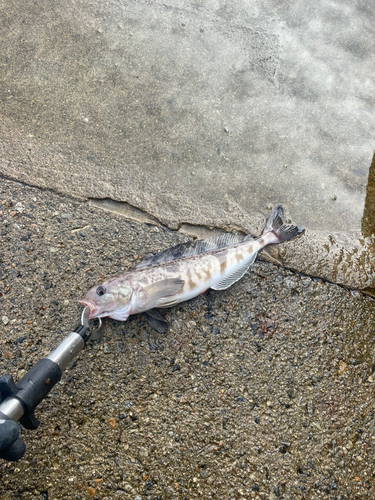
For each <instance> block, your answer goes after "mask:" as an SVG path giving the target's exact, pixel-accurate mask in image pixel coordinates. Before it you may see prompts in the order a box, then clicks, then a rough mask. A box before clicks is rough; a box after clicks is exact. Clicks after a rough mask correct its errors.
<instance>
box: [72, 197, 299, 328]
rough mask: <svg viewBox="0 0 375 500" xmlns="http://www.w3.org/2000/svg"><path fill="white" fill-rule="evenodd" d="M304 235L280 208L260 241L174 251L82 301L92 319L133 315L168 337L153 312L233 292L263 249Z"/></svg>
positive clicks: (211, 242)
mask: <svg viewBox="0 0 375 500" xmlns="http://www.w3.org/2000/svg"><path fill="white" fill-rule="evenodd" d="M303 231H304V229H303V228H301V227H298V226H294V225H292V224H290V225H288V224H285V222H284V217H283V209H282V207H281V206H280V205H279V206H277V207H276V208H275V209H274V210H273V212H272V213H271V215H270V218H269V220H268V222H267V225H266V227H265V229H264V231H263V234H262V235H261V236H260V238H257V239H254V238H253V237H251V236H245V237H243V236H241V235H238V234H233V233H226V234H222V235H220V236H217V237H213V238H209V239H206V240H199V241H193V242H188V243H183V244H181V245H177V246H174V247H172V248H169V249H168V250H165V251H164V252H161V253H159V254H157V255H154V256H152V257H150V258H148V259H146V260H144V261H142V262H140V263H139V264H137V265H136V266H135V267H133V268H132V269H130V270H129V271H126V272H125V273H123V274H119V275H118V276H115V277H113V278H109V279H107V280H105V281H103V282H102V283H101V284H100V285H99V286H94V287H93V288H91V289H90V290H89V291H88V292H87V294H86V295H85V296H84V297H83V298H82V299H81V300H80V301H79V302H80V303H81V304H83V305H85V306H87V307H88V308H89V310H90V316H89V317H90V318H104V317H106V316H108V317H109V318H113V319H116V320H120V321H125V320H126V319H127V318H128V317H129V316H130V315H132V314H138V313H146V319H147V321H148V322H149V323H150V325H151V326H152V327H153V328H154V329H155V330H157V331H158V332H165V331H166V330H167V329H168V322H167V321H166V320H165V319H164V318H163V316H161V314H160V313H159V312H158V311H157V310H156V309H155V308H160V307H161V308H163V307H170V306H173V305H175V304H179V303H180V302H184V301H185V300H189V299H192V298H193V297H196V296H197V295H200V294H201V293H204V292H205V291H206V290H208V289H209V288H212V289H213V290H225V289H226V288H229V287H230V286H231V285H233V283H235V282H236V281H238V280H239V279H240V278H242V276H243V275H244V274H245V273H246V271H247V270H248V268H249V266H250V265H251V264H252V263H253V262H254V260H255V258H256V256H257V254H258V252H259V250H261V249H262V248H264V247H265V246H266V245H270V244H274V243H282V242H283V241H287V240H290V239H292V238H295V237H296V236H298V235H299V234H301V233H302V232H303Z"/></svg>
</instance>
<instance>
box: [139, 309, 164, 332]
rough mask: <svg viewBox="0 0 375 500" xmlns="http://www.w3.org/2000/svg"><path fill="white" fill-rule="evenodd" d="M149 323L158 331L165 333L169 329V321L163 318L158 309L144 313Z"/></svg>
mask: <svg viewBox="0 0 375 500" xmlns="http://www.w3.org/2000/svg"><path fill="white" fill-rule="evenodd" d="M144 315H145V318H146V321H147V323H148V324H149V325H150V326H151V328H153V329H154V330H156V331H157V332H158V333H165V332H166V331H167V330H168V327H169V323H168V321H167V320H166V319H165V318H163V316H162V315H161V314H160V313H159V311H158V310H157V309H151V310H150V311H147V312H145V313H144Z"/></svg>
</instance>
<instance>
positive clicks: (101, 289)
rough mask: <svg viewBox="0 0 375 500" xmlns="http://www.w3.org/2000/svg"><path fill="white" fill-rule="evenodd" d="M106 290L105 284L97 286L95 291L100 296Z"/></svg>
mask: <svg viewBox="0 0 375 500" xmlns="http://www.w3.org/2000/svg"><path fill="white" fill-rule="evenodd" d="M106 291H107V290H106V288H105V286H98V288H97V289H96V293H97V294H98V295H100V296H102V295H104V294H105V292H106Z"/></svg>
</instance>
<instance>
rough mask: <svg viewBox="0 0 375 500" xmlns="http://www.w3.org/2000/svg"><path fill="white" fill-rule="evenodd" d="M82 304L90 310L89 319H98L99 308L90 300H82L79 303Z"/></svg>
mask: <svg viewBox="0 0 375 500" xmlns="http://www.w3.org/2000/svg"><path fill="white" fill-rule="evenodd" d="M78 302H79V303H80V304H82V305H83V306H86V307H88V308H89V311H90V314H89V319H92V318H96V315H97V312H98V308H97V307H96V305H95V304H94V302H93V301H92V300H90V299H81V300H79V301H78Z"/></svg>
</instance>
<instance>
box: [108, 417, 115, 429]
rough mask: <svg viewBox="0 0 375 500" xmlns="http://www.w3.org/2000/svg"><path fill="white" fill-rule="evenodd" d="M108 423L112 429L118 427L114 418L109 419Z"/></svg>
mask: <svg viewBox="0 0 375 500" xmlns="http://www.w3.org/2000/svg"><path fill="white" fill-rule="evenodd" d="M108 425H109V426H110V428H111V429H115V428H116V420H115V419H114V418H110V419H108Z"/></svg>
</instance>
